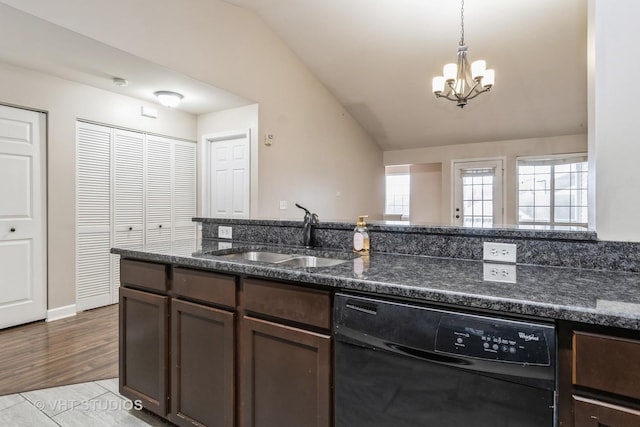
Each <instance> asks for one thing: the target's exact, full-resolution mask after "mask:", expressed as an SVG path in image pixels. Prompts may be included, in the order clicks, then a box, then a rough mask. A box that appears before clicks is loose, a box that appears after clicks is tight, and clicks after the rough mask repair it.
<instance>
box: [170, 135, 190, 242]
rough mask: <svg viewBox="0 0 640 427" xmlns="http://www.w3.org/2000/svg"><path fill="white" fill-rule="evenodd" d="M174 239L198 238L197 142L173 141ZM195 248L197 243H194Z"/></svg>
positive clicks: (176, 240) (175, 240)
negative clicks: (194, 219) (195, 218)
mask: <svg viewBox="0 0 640 427" xmlns="http://www.w3.org/2000/svg"><path fill="white" fill-rule="evenodd" d="M173 159H174V161H173V174H172V175H173V239H172V240H173V241H174V244H176V242H178V241H180V240H193V241H195V238H196V224H195V223H194V222H193V217H194V216H196V144H194V143H192V142H183V141H174V143H173ZM194 249H195V244H194Z"/></svg>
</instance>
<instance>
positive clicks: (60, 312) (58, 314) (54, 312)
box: [46, 304, 76, 322]
mask: <svg viewBox="0 0 640 427" xmlns="http://www.w3.org/2000/svg"><path fill="white" fill-rule="evenodd" d="M75 315H76V305H75V304H71V305H65V306H64V307H58V308H52V309H51V310H47V319H46V320H47V322H53V321H54V320H60V319H64V318H65V317H72V316H75Z"/></svg>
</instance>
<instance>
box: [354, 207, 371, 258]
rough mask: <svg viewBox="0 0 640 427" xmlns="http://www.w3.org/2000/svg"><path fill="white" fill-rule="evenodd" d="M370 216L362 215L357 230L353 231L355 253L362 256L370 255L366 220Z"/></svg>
mask: <svg viewBox="0 0 640 427" xmlns="http://www.w3.org/2000/svg"><path fill="white" fill-rule="evenodd" d="M367 217H369V215H360V216H359V217H358V222H357V223H356V228H355V229H354V230H353V251H354V252H355V253H358V254H360V255H368V254H369V230H368V229H367V223H366V222H365V218H367Z"/></svg>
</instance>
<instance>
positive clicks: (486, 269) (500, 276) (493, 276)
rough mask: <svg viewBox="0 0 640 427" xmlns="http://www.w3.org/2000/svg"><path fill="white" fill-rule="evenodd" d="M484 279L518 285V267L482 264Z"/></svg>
mask: <svg viewBox="0 0 640 427" xmlns="http://www.w3.org/2000/svg"><path fill="white" fill-rule="evenodd" d="M482 273H483V279H484V280H485V281H488V282H502V283H516V265H515V264H500V263H497V262H485V263H483V264H482Z"/></svg>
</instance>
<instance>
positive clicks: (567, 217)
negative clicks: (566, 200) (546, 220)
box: [554, 207, 571, 222]
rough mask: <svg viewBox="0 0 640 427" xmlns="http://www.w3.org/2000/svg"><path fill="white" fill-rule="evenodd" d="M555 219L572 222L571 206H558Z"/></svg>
mask: <svg viewBox="0 0 640 427" xmlns="http://www.w3.org/2000/svg"><path fill="white" fill-rule="evenodd" d="M554 221H556V222H571V208H560V207H556V209H555V217H554Z"/></svg>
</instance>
